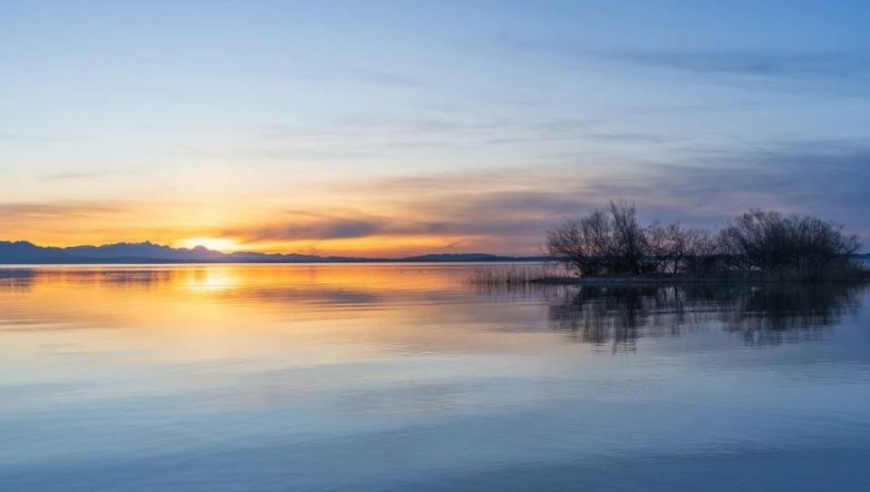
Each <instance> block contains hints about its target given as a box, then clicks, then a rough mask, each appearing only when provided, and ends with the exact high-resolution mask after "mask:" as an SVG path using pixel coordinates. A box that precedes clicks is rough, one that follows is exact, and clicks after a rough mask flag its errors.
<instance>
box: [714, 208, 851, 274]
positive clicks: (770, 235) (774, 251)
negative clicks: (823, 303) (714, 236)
mask: <svg viewBox="0 0 870 492" xmlns="http://www.w3.org/2000/svg"><path fill="white" fill-rule="evenodd" d="M721 240H722V244H723V247H724V248H725V249H726V250H727V251H728V252H729V253H730V254H731V255H732V256H733V257H734V258H735V259H736V260H737V263H738V264H739V266H740V267H741V268H743V269H744V270H747V271H751V272H763V273H768V274H776V275H780V276H784V275H789V276H799V277H801V278H814V277H820V276H824V275H825V270H826V269H830V268H833V267H835V266H841V265H842V264H843V262H848V261H850V260H849V258H848V257H849V256H850V255H853V254H855V253H856V252H858V250H859V249H860V248H861V242H860V241H859V240H858V237H857V236H855V235H847V234H845V233H844V232H843V226H841V225H839V224H835V223H833V222H828V221H824V220H822V219H818V218H815V217H809V216H803V217H801V216H798V215H791V216H783V215H782V214H780V213H778V212H764V211H761V210H750V211H749V212H747V213H745V214H743V215H742V216H740V217H738V218H737V219H736V220H734V221H732V222H731V223H729V224H728V226H727V227H726V228H725V229H724V230H723V231H722V233H721ZM838 264H839V265H838Z"/></svg>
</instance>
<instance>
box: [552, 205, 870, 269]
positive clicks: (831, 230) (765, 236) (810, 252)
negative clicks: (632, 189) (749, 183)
mask: <svg viewBox="0 0 870 492" xmlns="http://www.w3.org/2000/svg"><path fill="white" fill-rule="evenodd" d="M860 248H861V243H860V241H859V240H858V238H857V236H854V235H847V234H845V233H844V232H843V227H842V226H840V225H838V224H835V223H833V222H829V221H824V220H822V219H818V218H815V217H809V216H804V217H800V216H797V215H791V216H783V215H781V214H779V213H777V212H763V211H760V210H751V211H749V212H748V213H746V214H743V215H742V216H740V217H738V218H737V219H736V220H734V221H732V222H730V223H728V225H727V226H726V227H725V228H724V229H723V230H721V231H719V232H718V233H711V232H709V231H704V230H698V229H685V228H683V227H681V226H680V225H679V224H670V225H662V224H658V223H655V224H653V225H651V226H649V227H645V228H642V227H640V226H639V225H638V222H637V214H636V209H635V207H634V205H629V204H627V203H626V202H619V203H616V202H612V201H611V202H610V204H609V205H608V206H607V207H605V208H603V209H597V210H594V211H593V212H592V213H590V214H589V215H586V216H584V217H580V218H576V219H567V220H565V221H563V222H562V223H561V224H559V225H558V226H556V227H555V228H553V229H552V230H550V231H549V232H548V233H547V251H548V252H549V254H550V255H551V256H552V257H554V258H555V259H557V260H558V261H560V262H562V263H563V264H564V265H565V266H566V267H567V268H568V269H569V270H570V271H572V272H574V273H575V274H578V275H581V276H603V275H639V274H651V273H659V274H668V275H677V274H687V275H693V276H699V277H702V276H726V275H735V274H736V275H748V276H759V275H760V276H767V277H776V278H780V279H786V278H794V279H806V280H814V279H825V278H851V277H858V276H861V275H864V276H866V275H867V273H866V271H864V270H862V268H860V267H859V266H858V265H857V264H855V263H854V262H853V261H852V259H851V255H853V254H855V253H857V252H858V251H859V250H860Z"/></svg>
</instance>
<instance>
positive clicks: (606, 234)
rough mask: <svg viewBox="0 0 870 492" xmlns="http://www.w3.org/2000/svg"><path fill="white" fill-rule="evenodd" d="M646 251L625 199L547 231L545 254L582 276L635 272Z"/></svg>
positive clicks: (630, 208) (640, 230)
mask: <svg viewBox="0 0 870 492" xmlns="http://www.w3.org/2000/svg"><path fill="white" fill-rule="evenodd" d="M646 250H647V247H646V237H645V235H644V233H643V230H642V229H641V228H640V226H638V224H637V218H636V211H635V207H634V205H628V203H626V202H620V203H616V202H610V204H609V205H608V206H607V208H605V209H597V210H595V211H593V212H592V213H590V214H589V215H587V216H585V217H581V218H578V219H567V220H565V221H563V222H562V224H560V225H558V226H557V227H555V228H553V229H551V230H550V231H549V232H548V233H547V251H548V252H549V254H550V255H551V256H553V257H554V258H556V259H557V260H559V261H561V262H563V263H564V264H565V265H566V266H567V267H568V268H569V269H571V270H573V271H574V272H576V273H578V274H580V275H583V276H596V275H608V274H639V273H641V271H642V268H643V267H642V265H643V260H644V258H645V255H646Z"/></svg>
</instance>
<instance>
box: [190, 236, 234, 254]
mask: <svg viewBox="0 0 870 492" xmlns="http://www.w3.org/2000/svg"><path fill="white" fill-rule="evenodd" d="M179 246H181V247H182V248H195V247H197V246H203V247H205V248H208V249H211V250H214V251H221V252H224V253H226V252H228V251H236V250H237V249H239V243H237V242H236V241H234V240H232V239H227V238H219V237H192V238H190V239H185V240H184V241H182V242H181V243H179Z"/></svg>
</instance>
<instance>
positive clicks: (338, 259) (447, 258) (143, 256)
mask: <svg viewBox="0 0 870 492" xmlns="http://www.w3.org/2000/svg"><path fill="white" fill-rule="evenodd" d="M542 259H543V258H542V257H513V256H497V255H489V254H484V253H469V254H428V255H421V256H408V257H405V258H363V257H352V256H318V255H300V254H295V253H290V254H268V253H256V252H242V251H240V252H235V253H222V252H220V251H214V250H210V249H207V248H204V247H202V246H197V247H195V248H172V247H169V246H162V245H159V244H154V243H151V242H144V243H117V244H107V245H104V246H71V247H68V248H57V247H44V246H37V245H35V244H33V243H30V242H27V241H16V242H11V241H0V264H4V265H31V264H88V263H373V262H406V263H410V262H432V263H435V262H441V263H444V262H498V261H536V260H542Z"/></svg>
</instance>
